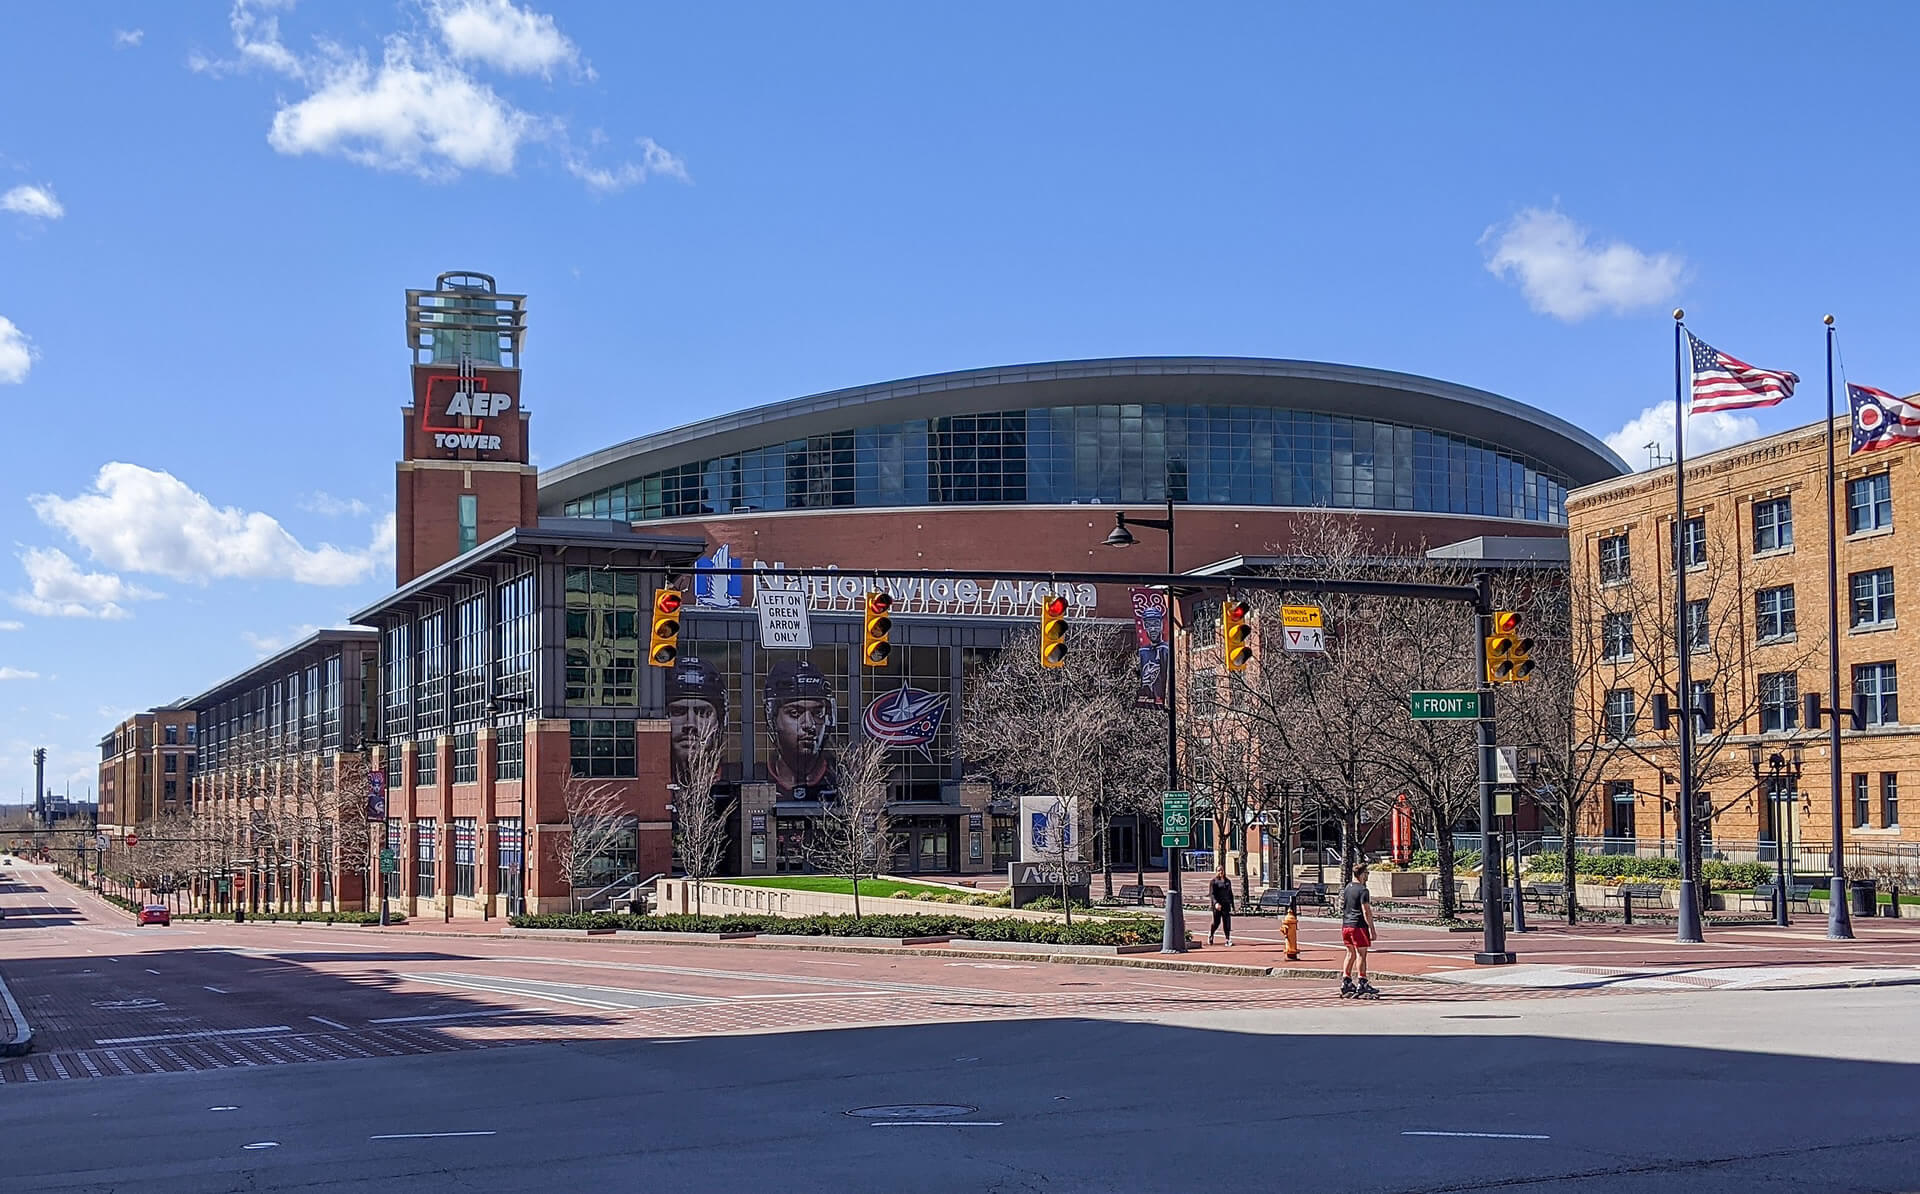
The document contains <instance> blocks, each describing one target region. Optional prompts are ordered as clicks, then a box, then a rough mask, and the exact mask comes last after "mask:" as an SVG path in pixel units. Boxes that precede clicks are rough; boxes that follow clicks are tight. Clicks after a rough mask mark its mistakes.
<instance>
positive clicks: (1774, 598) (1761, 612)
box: [1753, 585, 1794, 643]
mask: <svg viewBox="0 0 1920 1194" xmlns="http://www.w3.org/2000/svg"><path fill="white" fill-rule="evenodd" d="M1753 623H1754V629H1755V631H1756V632H1757V634H1758V636H1759V639H1760V641H1761V642H1763V643H1765V642H1773V641H1775V640H1777V639H1789V638H1792V637H1794V622H1793V586H1792V585H1781V586H1779V587H1778V588H1773V589H1760V590H1758V591H1757V592H1755V593H1754V595H1753Z"/></svg>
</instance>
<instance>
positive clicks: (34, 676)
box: [0, 667, 40, 680]
mask: <svg viewBox="0 0 1920 1194" xmlns="http://www.w3.org/2000/svg"><path fill="white" fill-rule="evenodd" d="M39 678H40V673H39V672H30V671H28V670H26V669H25V668H18V667H0V680H38V679H39Z"/></svg>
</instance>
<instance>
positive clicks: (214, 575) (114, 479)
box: [31, 461, 391, 585]
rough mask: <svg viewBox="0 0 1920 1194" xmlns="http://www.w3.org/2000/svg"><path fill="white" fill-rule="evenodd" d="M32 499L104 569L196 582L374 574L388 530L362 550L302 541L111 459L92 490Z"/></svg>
mask: <svg viewBox="0 0 1920 1194" xmlns="http://www.w3.org/2000/svg"><path fill="white" fill-rule="evenodd" d="M31 502H32V505H33V509H34V512H35V513H37V514H38V515H39V516H40V519H41V521H42V522H45V523H47V524H48V525H49V526H53V527H58V528H59V529H60V530H63V531H65V532H66V533H67V534H68V535H69V536H71V537H72V538H73V540H74V541H75V542H76V543H78V544H79V545H80V546H82V547H84V548H86V550H87V552H88V554H89V555H91V556H92V557H93V558H94V559H96V560H98V561H100V562H101V563H103V564H105V565H107V566H108V567H110V568H118V569H123V570H125V571H128V572H148V573H154V574H157V575H160V576H168V577H172V578H173V579H175V580H183V581H192V582H194V583H197V584H205V583H207V582H208V581H210V580H221V579H228V578H238V579H245V580H291V581H296V582H298V583H300V584H309V585H346V584H353V583H354V582H356V581H359V580H362V579H364V578H365V577H366V576H367V575H368V574H369V573H371V572H372V571H373V569H374V567H375V565H376V564H377V563H378V561H379V559H380V556H381V554H382V550H383V549H382V546H381V544H382V543H383V542H384V540H385V537H386V534H387V532H386V529H385V527H384V526H382V527H381V528H378V530H377V532H376V535H377V537H376V539H375V543H374V545H373V546H371V547H369V548H367V549H366V550H362V551H351V550H346V549H343V548H339V547H334V546H332V545H330V544H325V543H323V544H320V545H319V546H318V547H312V548H309V547H305V546H303V545H302V544H301V543H300V541H299V540H298V539H295V538H294V537H293V535H292V534H291V533H289V532H288V531H287V529H286V528H285V527H283V526H281V525H280V523H279V521H278V520H277V519H275V518H273V517H272V516H271V515H268V514H263V513H260V512H258V511H246V510H241V509H239V508H237V507H234V506H215V505H214V504H213V503H212V502H210V501H208V500H207V499H206V498H205V497H203V496H202V495H200V494H199V493H197V492H195V491H194V490H193V489H192V488H190V487H189V486H188V485H187V484H186V483H185V482H183V481H181V480H180V479H179V478H177V477H175V476H174V475H173V474H171V473H167V472H161V471H158V470H155V469H149V468H142V467H141V466H139V465H137V464H125V463H121V462H117V461H116V462H114V463H111V464H107V465H105V466H103V467H102V468H101V469H100V473H99V475H98V476H97V477H95V478H94V482H93V490H92V492H90V493H84V494H81V495H80V496H78V497H72V498H63V497H59V496H57V495H54V494H37V495H35V496H34V497H33V498H32V499H31ZM390 518H391V516H389V519H390ZM388 554H389V555H390V552H389V553H388Z"/></svg>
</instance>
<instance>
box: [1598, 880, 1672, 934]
mask: <svg viewBox="0 0 1920 1194" xmlns="http://www.w3.org/2000/svg"><path fill="white" fill-rule="evenodd" d="M1666 898H1667V889H1666V888H1664V887H1662V886H1660V885H1659V884H1658V883H1622V884H1621V885H1620V886H1618V887H1611V888H1608V889H1607V901H1606V902H1607V903H1609V904H1618V905H1620V915H1621V918H1622V919H1623V920H1624V921H1625V922H1626V923H1627V924H1632V923H1633V903H1634V901H1635V900H1638V901H1640V902H1641V903H1643V904H1652V905H1653V906H1654V907H1656V908H1664V907H1666V906H1667V905H1666Z"/></svg>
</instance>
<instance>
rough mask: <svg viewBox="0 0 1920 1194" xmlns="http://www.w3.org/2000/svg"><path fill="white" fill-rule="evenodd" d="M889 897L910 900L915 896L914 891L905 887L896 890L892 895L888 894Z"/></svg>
mask: <svg viewBox="0 0 1920 1194" xmlns="http://www.w3.org/2000/svg"><path fill="white" fill-rule="evenodd" d="M887 898H888V899H893V900H910V899H912V898H913V893H912V892H910V891H908V890H907V889H906V888H904V887H903V888H901V889H900V890H899V891H896V892H894V893H893V894H892V895H891V896H888V897H887Z"/></svg>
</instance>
